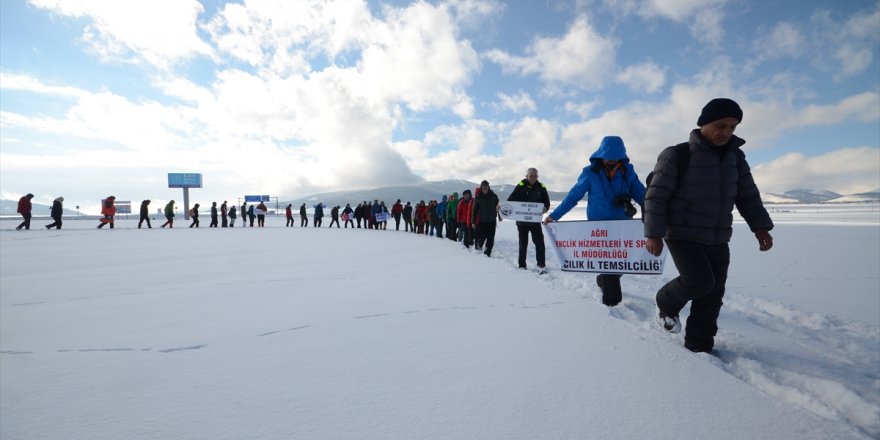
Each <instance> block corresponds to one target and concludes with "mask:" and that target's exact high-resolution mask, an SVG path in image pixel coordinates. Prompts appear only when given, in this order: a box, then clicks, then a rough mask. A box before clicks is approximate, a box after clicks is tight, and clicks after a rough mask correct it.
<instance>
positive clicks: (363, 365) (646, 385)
mask: <svg viewBox="0 0 880 440" xmlns="http://www.w3.org/2000/svg"><path fill="white" fill-rule="evenodd" d="M768 208H769V209H770V211H771V214H772V216H773V218H774V221H775V222H776V223H777V226H776V229H775V230H774V231H773V236H774V238H775V240H774V242H775V247H774V248H773V249H772V250H771V251H770V252H765V253H762V252H759V251H758V245H757V242H756V241H755V239H754V236H753V235H752V234H751V233H749V232H748V230H747V228H746V227H745V225H744V224H742V223H737V224H736V225H735V226H734V228H735V231H734V238H733V241H732V242H731V258H732V263H731V268H730V276H729V280H728V284H727V294H726V296H725V305H724V307H723V309H722V312H721V317H720V320H719V327H720V330H719V335H718V338H717V344H716V347H717V348H718V351H719V356H718V357H714V356H710V355H707V354H693V353H691V352H689V351H687V350H686V349H684V348H683V347H682V335H681V334H679V335H671V334H667V333H665V332H663V331H662V330H660V329H659V327H658V326H657V325H656V324H655V323H654V321H653V316H654V305H653V295H654V293H655V292H656V290H657V289H658V288H659V287H660V286H661V285H662V284H663V283H665V282H666V281H667V280H669V279H671V278H672V277H674V276H675V275H676V272H675V267H674V265H673V264H672V262H671V259H670V260H668V261H667V262H668V263H669V264H667V266H666V267H667V271H666V273H664V274H663V275H662V276H654V277H649V276H624V277H623V279H622V285H623V290H624V300H623V303H622V304H621V305H619V306H617V307H615V308H611V309H609V308H607V307H605V306H603V305H601V303H600V296H601V295H600V292H599V289H598V288H597V287H596V284H595V281H594V277H593V276H592V275H588V274H577V273H564V272H560V271H559V270H558V264H557V262H556V261H555V257H553V253H552V252H551V251H550V250H549V249H548V253H547V255H548V266H549V267H550V269H551V271H550V273H549V274H547V275H544V276H539V275H537V274H536V273H534V272H531V271H520V270H518V269H517V268H516V257H517V256H516V228H515V225H514V224H513V222H503V223H501V224H500V226H499V229H498V237H497V242H496V248H495V251H494V252H493V256H492V258H491V259H488V258H486V257H485V256H483V255H482V254H478V253H472V252H467V251H465V250H464V249H463V248H462V247H461V246H460V244H458V243H453V242H451V241H448V240H445V239H443V240H441V239H438V238H429V237H425V236H416V235H414V234H408V233H403V232H395V231H393V230H388V231H367V230H351V229H348V230H346V229H338V230H337V229H333V230H330V229H327V228H326V227H325V228H322V229H314V228H308V229H302V228H299V227H298V226H297V227H295V228H284V227H283V224H284V219H283V218H270V219H269V220H268V221H267V223H268V227H267V228H264V229H257V228H254V229H251V228H247V229H242V228H240V227H236V228H234V229H208V228H206V227H204V226H206V225H207V223H208V221H207V219H206V218H205V217H204V216H203V221H202V225H203V227H202V228H200V229H198V230H192V229H187V228H185V227H183V226H185V225H186V223H185V222H183V221H179V222H178V227H177V228H175V229H172V230H167V229H165V230H163V229H157V228H156V226H157V224H161V222H160V221H157V222H156V223H154V229H152V230H138V229H136V221H133V220H129V221H120V222H118V224H117V228H116V229H114V230H107V229H104V230H100V231H98V230H95V229H94V227H95V225H96V224H97V222H96V221H93V220H88V221H86V220H82V221H76V220H66V221H65V229H63V230H60V231H54V230H53V231H46V230H45V229H42V225H44V224H46V223H48V222H47V221H42V220H35V221H34V223H33V224H34V226H33V228H32V230H31V231H21V232H17V231H14V230H13V228H14V227H15V226H16V225H17V224H18V220H14V221H13V220H4V221H0V438H2V439H3V440H16V439H65V440H66V439H90V440H95V439H114V440H118V439H639V438H652V439H676V440H678V439H697V438H701V439H745V438H750V439H870V438H878V437H880V210H878V205H876V204H873V205H843V206H818V205H784V206H783V205H779V206H770V207H768ZM579 216H580V217H579ZM578 218H583V208H581V207H578V208H576V209H575V210H573V211H572V214H571V215H569V216H566V217H565V219H564V220H573V219H578ZM325 223H328V222H325ZM298 224H299V221H298V220H297V225H298ZM391 228H392V229H393V222H392V225H391ZM533 262H534V249H530V258H529V263H530V264H532V265H533V264H534V263H533ZM687 313H688V310H687V309H685V310H684V311H683V312H682V316H683V317H685V316H686V315H687Z"/></svg>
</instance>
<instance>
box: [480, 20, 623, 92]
mask: <svg viewBox="0 0 880 440" xmlns="http://www.w3.org/2000/svg"><path fill="white" fill-rule="evenodd" d="M617 45H618V43H617V41H616V40H615V39H613V38H610V37H605V36H603V35H601V34H600V33H599V32H598V31H596V30H595V29H594V28H593V26H592V24H591V23H590V20H589V18H588V17H587V16H586V15H580V16H578V17H577V18H576V19H575V21H574V22H573V23H572V24H571V26H570V27H569V28H568V30H567V31H566V33H565V35H563V36H562V37H558V38H554V37H538V38H535V40H534V41H533V42H532V43H531V44H530V45H529V46H528V47H527V48H526V49H525V53H526V55H525V56H516V55H511V54H508V53H507V52H504V51H501V50H499V49H494V50H491V51H489V52H487V53H486V54H485V57H486V58H488V59H489V60H491V61H492V62H494V63H497V64H499V65H500V66H501V67H502V69H503V70H504V71H505V72H508V73H511V72H512V73H517V74H520V75H537V76H538V77H540V78H541V79H542V80H543V81H545V82H547V83H550V84H551V85H555V83H561V84H564V85H568V86H576V87H582V88H587V89H590V88H596V87H599V86H601V85H603V84H604V83H605V82H606V81H608V77H609V72H613V71H614V66H615V64H616V51H617Z"/></svg>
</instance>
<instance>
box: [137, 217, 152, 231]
mask: <svg viewBox="0 0 880 440" xmlns="http://www.w3.org/2000/svg"><path fill="white" fill-rule="evenodd" d="M144 222H147V227H148V228H152V227H153V226H152V225H150V217H149V216H146V215H142V216H141V220H140V221H139V222H138V229H140V228H141V225H142V224H144Z"/></svg>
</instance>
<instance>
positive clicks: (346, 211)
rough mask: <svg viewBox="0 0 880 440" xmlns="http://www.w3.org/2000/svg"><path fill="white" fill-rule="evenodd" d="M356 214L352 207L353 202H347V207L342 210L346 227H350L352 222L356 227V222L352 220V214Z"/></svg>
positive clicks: (352, 226)
mask: <svg viewBox="0 0 880 440" xmlns="http://www.w3.org/2000/svg"><path fill="white" fill-rule="evenodd" d="M353 214H354V210H353V209H351V203H346V204H345V208H344V209H343V210H342V224H344V225H345V228H346V229H348V225H349V224H351V228H352V229H354V222H353V221H351V216H352V215H353Z"/></svg>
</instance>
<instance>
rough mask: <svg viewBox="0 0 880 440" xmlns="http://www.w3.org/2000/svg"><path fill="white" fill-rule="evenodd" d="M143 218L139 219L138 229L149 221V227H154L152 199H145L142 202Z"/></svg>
mask: <svg viewBox="0 0 880 440" xmlns="http://www.w3.org/2000/svg"><path fill="white" fill-rule="evenodd" d="M140 214H141V218H140V220H139V221H138V229H140V228H141V225H142V224H144V222H147V228H149V229H152V228H153V225H151V224H150V200H144V201H142V202H141V213H140Z"/></svg>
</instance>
